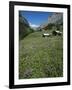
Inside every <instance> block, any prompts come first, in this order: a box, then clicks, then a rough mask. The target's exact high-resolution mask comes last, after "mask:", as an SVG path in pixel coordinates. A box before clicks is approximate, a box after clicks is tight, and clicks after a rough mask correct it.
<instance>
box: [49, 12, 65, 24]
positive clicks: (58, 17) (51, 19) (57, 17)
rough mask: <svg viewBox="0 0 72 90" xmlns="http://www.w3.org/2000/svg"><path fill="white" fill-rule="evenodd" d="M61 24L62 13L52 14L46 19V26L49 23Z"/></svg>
mask: <svg viewBox="0 0 72 90" xmlns="http://www.w3.org/2000/svg"><path fill="white" fill-rule="evenodd" d="M62 22H63V14H62V13H54V14H53V15H51V16H49V17H48V24H49V23H52V24H54V23H56V24H61V23H62Z"/></svg>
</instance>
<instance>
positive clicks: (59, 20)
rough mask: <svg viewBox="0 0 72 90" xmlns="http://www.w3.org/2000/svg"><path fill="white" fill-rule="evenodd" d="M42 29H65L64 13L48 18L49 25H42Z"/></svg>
mask: <svg viewBox="0 0 72 90" xmlns="http://www.w3.org/2000/svg"><path fill="white" fill-rule="evenodd" d="M39 28H40V29H45V30H48V29H52V28H56V29H58V30H61V29H62V28H63V14H62V13H54V14H53V15H51V16H49V17H48V23H45V24H43V25H40V27H39Z"/></svg>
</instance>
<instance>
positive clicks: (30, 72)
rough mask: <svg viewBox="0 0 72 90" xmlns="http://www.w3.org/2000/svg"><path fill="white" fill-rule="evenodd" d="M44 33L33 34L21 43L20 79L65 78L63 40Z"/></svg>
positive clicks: (60, 37)
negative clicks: (43, 35)
mask: <svg viewBox="0 0 72 90" xmlns="http://www.w3.org/2000/svg"><path fill="white" fill-rule="evenodd" d="M42 33H43V32H34V33H31V34H29V35H28V36H26V37H25V38H24V39H22V40H20V42H19V78H20V79H25V78H47V77H49V78H50V77H62V76H63V38H62V36H51V37H42Z"/></svg>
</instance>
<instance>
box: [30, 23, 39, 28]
mask: <svg viewBox="0 0 72 90" xmlns="http://www.w3.org/2000/svg"><path fill="white" fill-rule="evenodd" d="M29 25H30V26H31V27H32V28H37V27H39V25H36V24H32V23H29Z"/></svg>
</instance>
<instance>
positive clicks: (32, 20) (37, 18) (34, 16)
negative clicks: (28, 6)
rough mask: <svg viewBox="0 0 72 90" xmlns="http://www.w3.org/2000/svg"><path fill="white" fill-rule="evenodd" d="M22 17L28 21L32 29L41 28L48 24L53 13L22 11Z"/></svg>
mask: <svg viewBox="0 0 72 90" xmlns="http://www.w3.org/2000/svg"><path fill="white" fill-rule="evenodd" d="M20 12H21V14H22V16H23V17H25V18H26V19H27V21H28V22H29V24H30V26H31V27H39V26H40V25H41V24H44V23H47V22H48V17H49V16H51V15H52V14H53V13H52V12H37V11H20Z"/></svg>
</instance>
